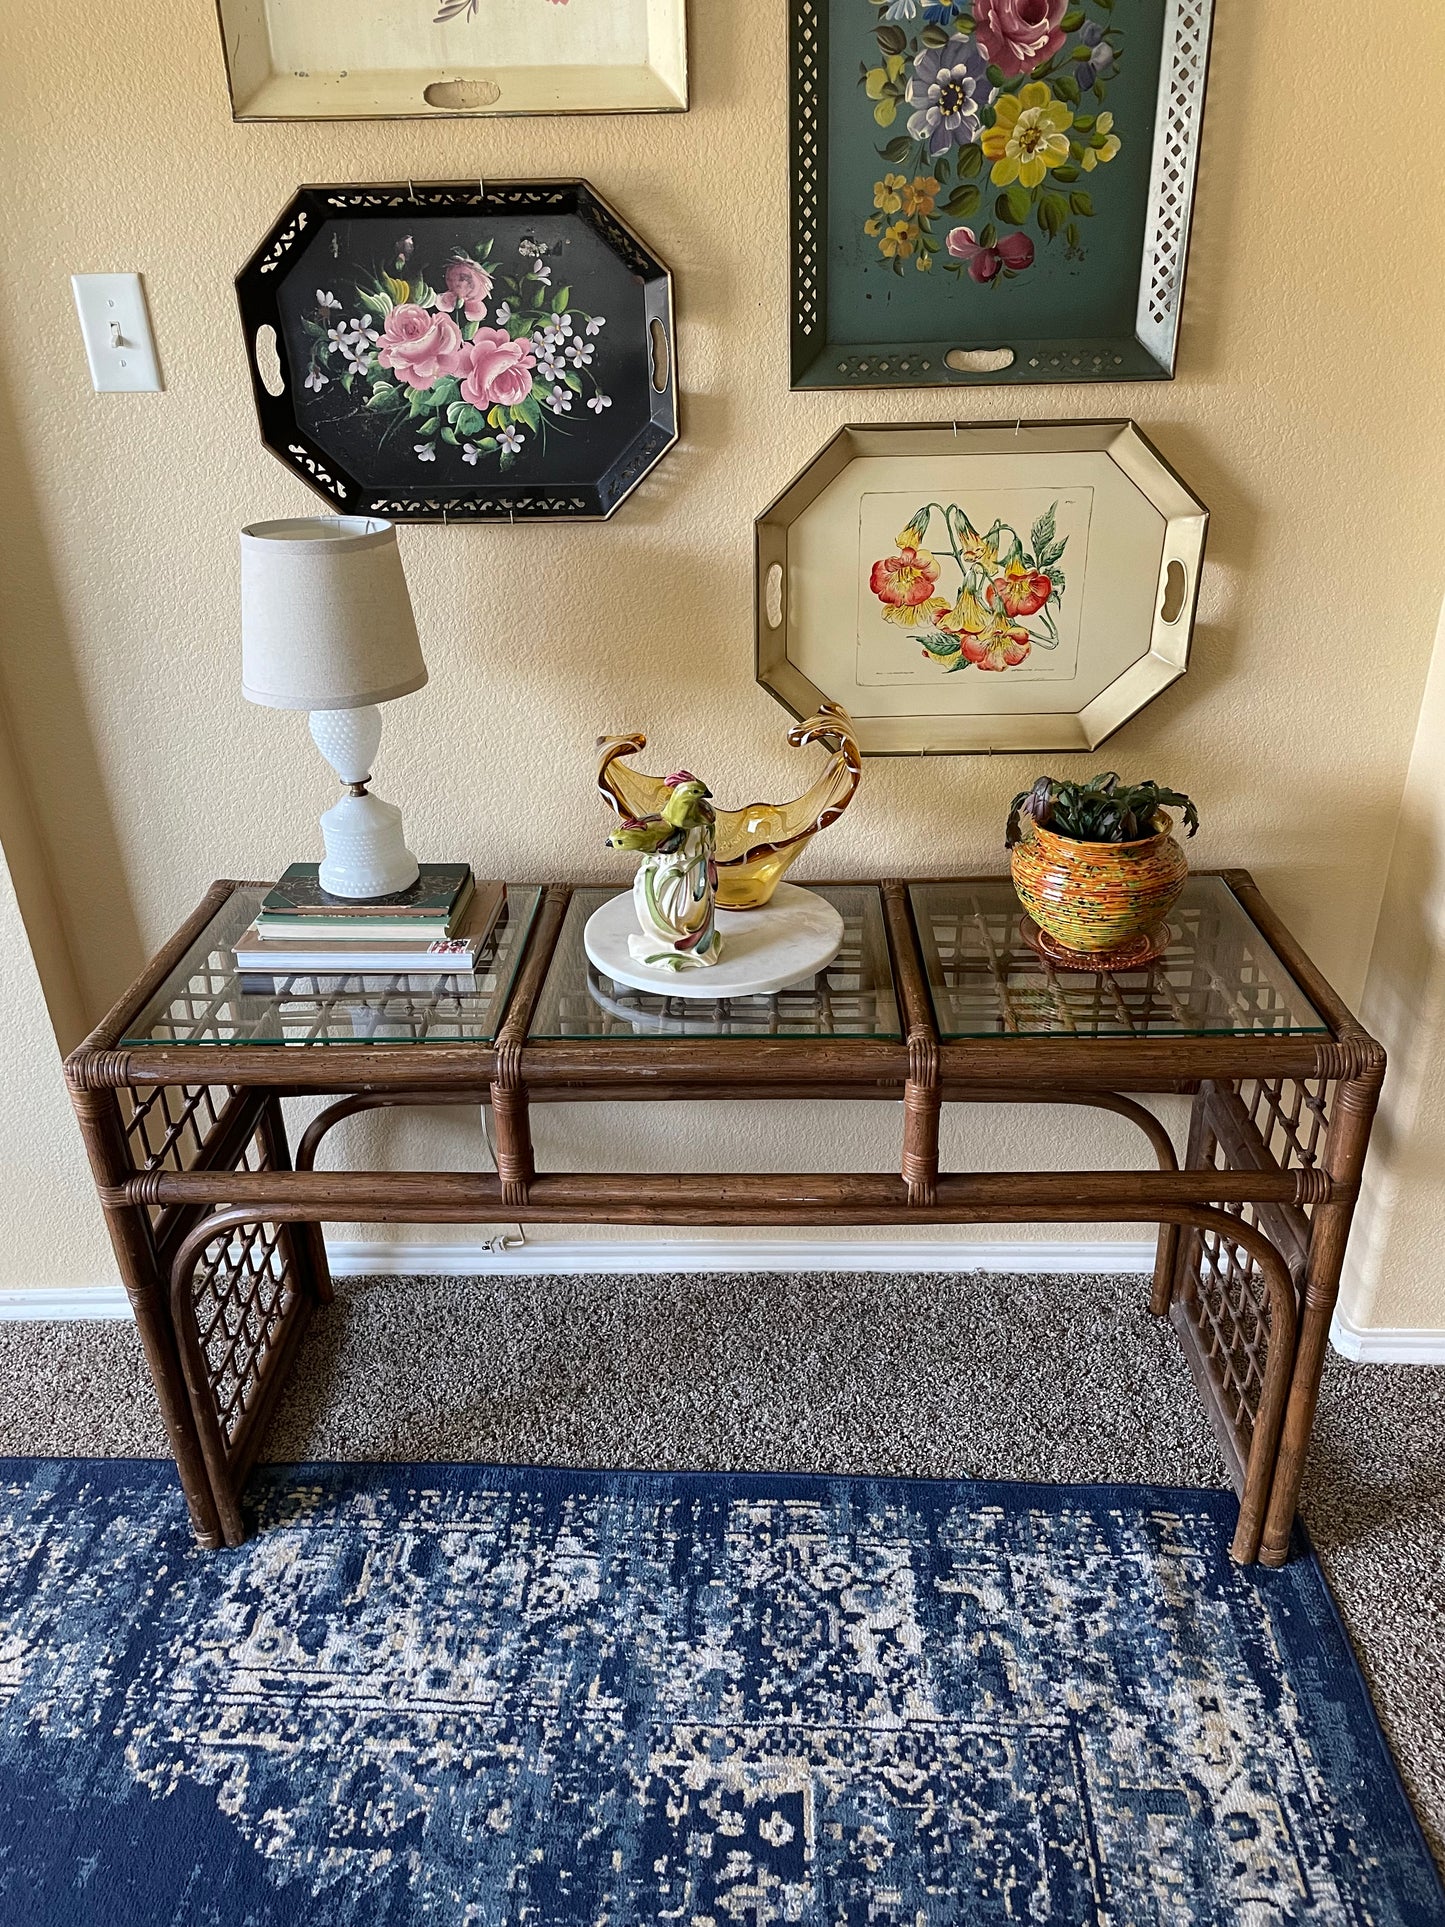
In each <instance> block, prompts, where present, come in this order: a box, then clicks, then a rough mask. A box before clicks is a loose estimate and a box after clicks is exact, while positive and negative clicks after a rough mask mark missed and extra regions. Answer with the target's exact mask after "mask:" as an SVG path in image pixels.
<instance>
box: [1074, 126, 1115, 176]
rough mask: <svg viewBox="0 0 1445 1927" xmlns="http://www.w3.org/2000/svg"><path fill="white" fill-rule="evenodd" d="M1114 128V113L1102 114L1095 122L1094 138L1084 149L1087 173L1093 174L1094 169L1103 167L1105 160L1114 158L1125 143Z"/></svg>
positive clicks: (1084, 164)
mask: <svg viewBox="0 0 1445 1927" xmlns="http://www.w3.org/2000/svg"><path fill="white" fill-rule="evenodd" d="M1113 129H1114V116H1113V115H1112V114H1100V116H1099V118H1098V119H1097V120H1096V121H1095V122H1094V138H1093V140H1092V141H1091V142H1090V143H1089V145H1088V146H1087V147H1086V148H1085V149H1084V154H1083V168H1084V172H1085V173H1086V174H1092V173H1093V171H1094V169H1095V168H1096V167H1102V166H1103V165H1104V163H1105V161H1111V160H1113V158H1114V156H1115V155H1116V154H1117V153H1118V151H1119V149H1120V147H1121V146H1122V145H1123V143H1122V142H1121V141H1120V139H1119V136H1118V135H1117V134H1116V133H1115V132H1114V131H1113Z"/></svg>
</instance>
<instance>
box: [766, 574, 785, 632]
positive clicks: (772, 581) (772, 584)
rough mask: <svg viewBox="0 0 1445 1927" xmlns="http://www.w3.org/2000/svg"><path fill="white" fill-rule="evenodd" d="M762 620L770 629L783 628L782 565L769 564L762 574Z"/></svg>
mask: <svg viewBox="0 0 1445 1927" xmlns="http://www.w3.org/2000/svg"><path fill="white" fill-rule="evenodd" d="M763 620H764V622H766V623H767V625H768V627H769V628H770V629H781V628H782V626H783V565H782V563H781V562H770V563H769V564H768V566H767V569H766V570H765V572H764V574H763Z"/></svg>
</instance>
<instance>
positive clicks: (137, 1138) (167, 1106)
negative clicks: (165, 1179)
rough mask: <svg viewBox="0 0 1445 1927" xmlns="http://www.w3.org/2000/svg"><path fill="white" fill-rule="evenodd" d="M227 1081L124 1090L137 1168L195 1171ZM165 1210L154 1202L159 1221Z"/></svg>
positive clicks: (153, 1217)
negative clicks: (219, 1083)
mask: <svg viewBox="0 0 1445 1927" xmlns="http://www.w3.org/2000/svg"><path fill="white" fill-rule="evenodd" d="M231 1095H232V1093H231V1091H230V1090H229V1089H228V1088H227V1087H226V1086H224V1085H220V1086H218V1085H213V1084H157V1085H153V1086H152V1087H151V1088H150V1089H149V1090H144V1089H142V1090H130V1089H127V1090H122V1091H121V1093H120V1101H121V1116H122V1119H123V1125H122V1128H123V1130H124V1132H125V1141H126V1146H127V1149H128V1150H129V1152H130V1157H131V1163H132V1165H133V1167H134V1169H135V1170H137V1171H190V1170H193V1169H194V1168H195V1166H196V1165H197V1164H198V1163H200V1162H201V1160H202V1154H203V1152H204V1150H205V1147H206V1145H207V1143H208V1141H209V1140H210V1137H211V1134H212V1133H213V1132H214V1130H215V1129H216V1126H217V1123H218V1122H219V1119H220V1115H221V1111H222V1109H223V1108H224V1106H225V1103H226V1100H227V1098H229V1097H230V1096H231ZM161 1215H162V1212H161V1207H160V1206H158V1205H152V1206H151V1207H150V1208H149V1217H150V1220H151V1224H152V1225H153V1226H154V1225H155V1224H156V1223H157V1222H158V1221H159V1219H160V1217H161Z"/></svg>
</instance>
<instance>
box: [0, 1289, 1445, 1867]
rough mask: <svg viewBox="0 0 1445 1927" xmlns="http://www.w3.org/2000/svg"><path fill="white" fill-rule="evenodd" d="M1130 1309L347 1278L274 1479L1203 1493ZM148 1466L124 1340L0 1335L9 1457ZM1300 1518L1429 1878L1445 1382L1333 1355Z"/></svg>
mask: <svg viewBox="0 0 1445 1927" xmlns="http://www.w3.org/2000/svg"><path fill="white" fill-rule="evenodd" d="M1146 1289H1147V1287H1146V1282H1145V1281H1144V1280H1142V1279H1139V1278H1094V1277H1053V1278H1037V1277H996V1276H988V1275H983V1274H973V1275H970V1276H965V1277H936V1276H931V1275H924V1276H917V1277H880V1276H871V1277H857V1276H834V1275H827V1274H821V1275H820V1274H817V1273H809V1274H799V1275H793V1276H777V1275H770V1274H760V1275H756V1276H731V1277H664V1278H655V1277H633V1278H499V1279H455V1278H437V1279H365V1280H357V1279H352V1280H346V1281H343V1282H342V1284H341V1285H340V1287H339V1293H338V1302H337V1304H336V1305H335V1306H334V1307H333V1308H332V1310H331V1311H330V1312H329V1313H328V1314H327V1315H326V1316H325V1317H324V1318H322V1319H321V1320H320V1321H318V1324H317V1325H316V1327H315V1328H314V1329H313V1332H312V1334H311V1336H310V1338H309V1339H308V1341H307V1345H306V1349H305V1351H304V1352H303V1354H302V1357H301V1360H300V1364H299V1367H298V1370H297V1373H296V1376H295V1379H294V1381H293V1384H292V1386H291V1388H290V1390H289V1392H288V1395H287V1398H286V1400H285V1402H284V1404H283V1406H282V1409H281V1411H280V1413H279V1415H278V1418H277V1421H276V1424H275V1426H274V1428H273V1430H272V1433H271V1437H270V1441H269V1445H268V1450H267V1456H268V1457H270V1458H273V1459H277V1460H281V1461H286V1460H290V1459H301V1458H338V1459H347V1458H359V1459H426V1458H437V1459H448V1458H456V1459H471V1460H480V1461H483V1462H500V1463H508V1462H514V1463H529V1462H531V1463H536V1462H553V1463H557V1464H566V1465H578V1466H594V1465H595V1466H615V1465H631V1466H657V1467H668V1466H682V1467H697V1468H707V1467H714V1466H716V1467H731V1468H746V1469H759V1470H762V1469H774V1470H796V1471H806V1470H812V1471H840V1472H876V1473H902V1474H916V1475H919V1476H923V1477H935V1478H937V1477H944V1478H947V1477H951V1476H959V1475H975V1476H980V1477H993V1478H1028V1479H1051V1480H1052V1479H1058V1480H1124V1481H1129V1480H1144V1481H1157V1482H1159V1483H1163V1484H1178V1485H1222V1484H1224V1483H1225V1482H1226V1481H1225V1478H1224V1472H1223V1467H1222V1465H1221V1462H1220V1458H1219V1454H1218V1452H1217V1450H1216V1448H1215V1445H1214V1442H1213V1439H1212V1436H1211V1434H1210V1432H1209V1428H1208V1425H1207V1423H1206V1421H1205V1419H1204V1416H1203V1413H1202V1412H1201V1410H1200V1408H1199V1405H1198V1403H1197V1400H1196V1398H1195V1395H1194V1392H1193V1388H1192V1386H1191V1384H1190V1381H1189V1375H1188V1372H1187V1371H1186V1369H1185V1366H1184V1363H1183V1360H1182V1358H1181V1356H1180V1354H1179V1351H1178V1348H1177V1346H1176V1344H1175V1342H1174V1339H1173V1336H1172V1334H1171V1332H1170V1331H1169V1329H1168V1328H1167V1327H1166V1326H1161V1325H1159V1324H1156V1323H1155V1321H1154V1320H1152V1319H1151V1318H1150V1317H1149V1316H1148V1314H1147V1313H1146V1312H1145V1311H1144V1310H1143V1299H1144V1294H1145V1291H1146ZM164 1451H165V1441H164V1438H163V1435H162V1433H161V1430H160V1427H159V1425H158V1423H157V1420H156V1417H155V1411H154V1404H153V1400H152V1397H151V1393H150V1386H149V1381H148V1379H147V1377H146V1373H145V1366H144V1362H143V1360H142V1358H141V1354H140V1347H139V1344H138V1342H137V1340H136V1336H135V1333H134V1330H133V1329H132V1328H131V1327H130V1326H129V1325H125V1324H71V1325H55V1324H33V1325H0V1454H32V1453H33V1454H71V1453H74V1454H81V1455H92V1454H94V1455H101V1454H111V1453H114V1454H138V1455H143V1456H150V1455H156V1454H162V1453H164ZM1305 1516H1306V1518H1307V1520H1308V1523H1309V1527H1310V1530H1311V1533H1312V1534H1313V1536H1314V1540H1315V1543H1316V1545H1317V1546H1318V1548H1319V1551H1320V1556H1321V1558H1322V1560H1323V1562H1324V1565H1325V1569H1326V1571H1327V1572H1328V1574H1329V1577H1330V1581H1331V1583H1332V1585H1333V1586H1334V1589H1335V1592H1336V1595H1337V1597H1338V1599H1339V1601H1340V1606H1341V1609H1342V1611H1343V1613H1344V1617H1345V1620H1346V1623H1347V1625H1348V1626H1349V1628H1350V1632H1351V1635H1352V1637H1353V1639H1354V1641H1355V1645H1356V1648H1357V1649H1358V1651H1359V1654H1360V1657H1361V1660H1362V1662H1363V1664H1364V1667H1365V1671H1366V1673H1367V1675H1368V1677H1369V1680H1370V1684H1371V1688H1372V1690H1373V1692H1374V1696H1375V1703H1376V1705H1377V1707H1378V1708H1379V1712H1380V1717H1381V1719H1382V1721H1383V1723H1384V1726H1385V1730H1386V1732H1387V1733H1388V1734H1389V1736H1390V1739H1391V1742H1392V1744H1393V1746H1394V1748H1395V1752H1396V1755H1397V1757H1398V1759H1399V1761H1400V1764H1401V1768H1402V1771H1403V1773H1404V1777H1405V1781H1406V1784H1407V1785H1408V1787H1409V1788H1410V1792H1411V1794H1412V1797H1413V1798H1414V1800H1415V1803H1416V1807H1417V1809H1418V1811H1419V1813H1420V1815H1421V1818H1422V1820H1423V1822H1424V1824H1425V1828H1426V1831H1427V1833H1428V1834H1429V1836H1430V1839H1431V1843H1432V1845H1433V1847H1434V1849H1435V1852H1436V1854H1437V1856H1439V1857H1440V1858H1441V1859H1442V1864H1445V1367H1434V1368H1423V1367H1409V1366H1382V1365H1373V1366H1364V1365H1348V1364H1346V1363H1345V1362H1344V1361H1342V1360H1340V1359H1338V1358H1336V1357H1334V1356H1333V1355H1332V1356H1331V1359H1330V1363H1329V1366H1328V1369H1327V1371H1326V1374H1325V1383H1324V1390H1323V1395H1322V1399H1321V1406H1320V1415H1319V1420H1318V1423H1317V1426H1316V1431H1315V1445H1314V1454H1313V1459H1312V1462H1311V1467H1310V1473H1309V1477H1308V1480H1307V1485H1306V1497H1305Z"/></svg>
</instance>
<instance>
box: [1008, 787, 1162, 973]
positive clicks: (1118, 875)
mask: <svg viewBox="0 0 1445 1927" xmlns="http://www.w3.org/2000/svg"><path fill="white" fill-rule="evenodd" d="M1154 821H1155V822H1156V823H1157V824H1159V825H1160V828H1159V829H1158V830H1157V831H1156V832H1155V834H1154V835H1153V836H1145V837H1140V838H1139V839H1138V840H1137V841H1135V842H1133V843H1082V842H1080V841H1079V840H1078V839H1077V838H1076V837H1071V836H1058V835H1056V834H1055V832H1054V831H1053V830H1046V829H1042V828H1041V827H1040V826H1039V825H1038V824H1036V823H1035V824H1033V825H1031V826H1030V828H1029V831H1028V834H1027V835H1026V836H1025V837H1024V838H1023V840H1022V841H1021V842H1019V843H1016V844H1015V845H1014V851H1013V880H1014V889H1015V890H1017V892H1018V896H1019V901H1020V903H1022V904H1023V906H1024V908H1025V910H1027V911H1028V913H1029V915H1030V916H1031V917H1032V918H1033V920H1034V922H1035V923H1036V924H1037V925H1038V926H1039V928H1040V929H1041V930H1046V931H1047V932H1048V934H1049V935H1050V936H1051V937H1053V938H1055V939H1056V940H1057V941H1058V942H1059V943H1061V944H1063V945H1064V946H1065V948H1066V949H1069V950H1074V951H1083V952H1086V953H1088V954H1089V955H1101V954H1103V953H1107V952H1109V951H1113V950H1118V949H1120V948H1121V947H1122V946H1124V945H1126V944H1128V943H1129V942H1130V941H1131V940H1132V939H1134V938H1136V937H1138V936H1139V935H1140V934H1141V933H1142V932H1144V931H1146V930H1152V929H1153V928H1154V927H1155V926H1156V925H1157V924H1160V923H1162V922H1163V921H1164V919H1165V917H1167V916H1168V914H1169V912H1170V911H1171V910H1172V909H1173V907H1174V904H1175V902H1176V901H1177V899H1178V896H1179V892H1180V891H1181V890H1182V889H1183V888H1184V880H1185V878H1186V877H1187V876H1188V875H1189V865H1188V863H1187V861H1186V860H1185V856H1184V852H1183V851H1182V850H1181V849H1180V847H1179V845H1178V844H1177V843H1176V842H1175V841H1174V838H1173V837H1172V836H1171V835H1170V831H1171V830H1172V829H1173V828H1174V822H1173V819H1172V817H1170V816H1168V815H1167V814H1166V813H1165V812H1164V811H1163V810H1161V811H1160V812H1159V814H1158V815H1157V816H1156V817H1155V818H1154Z"/></svg>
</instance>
